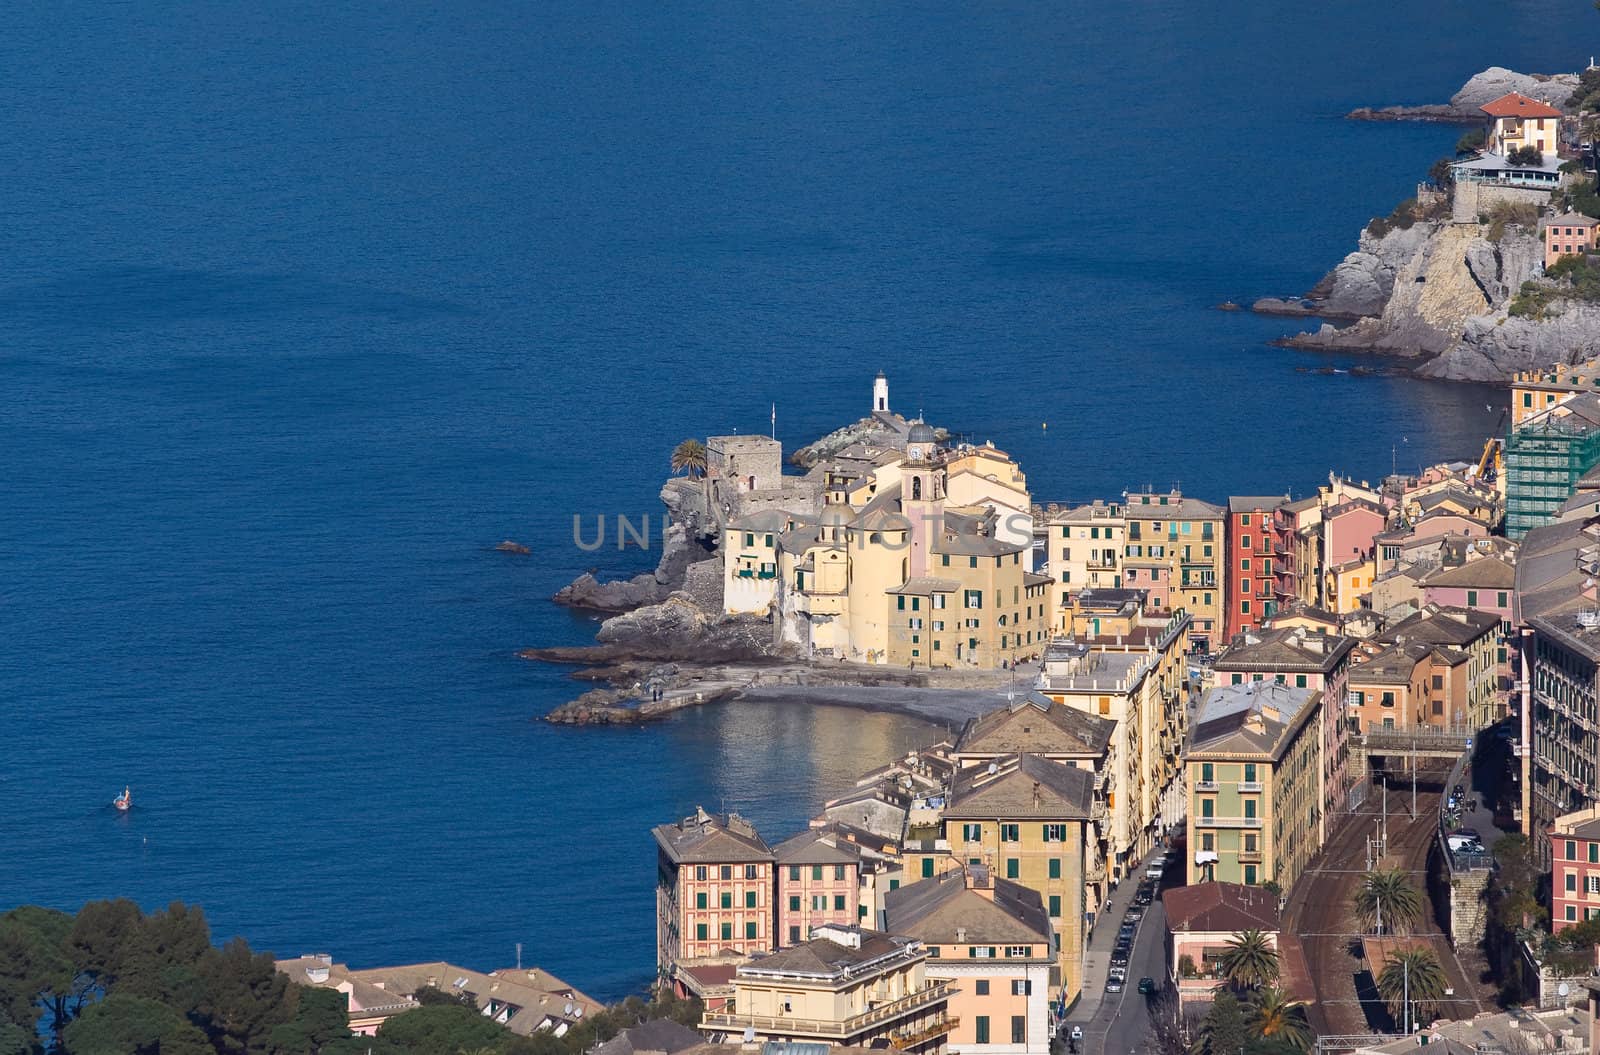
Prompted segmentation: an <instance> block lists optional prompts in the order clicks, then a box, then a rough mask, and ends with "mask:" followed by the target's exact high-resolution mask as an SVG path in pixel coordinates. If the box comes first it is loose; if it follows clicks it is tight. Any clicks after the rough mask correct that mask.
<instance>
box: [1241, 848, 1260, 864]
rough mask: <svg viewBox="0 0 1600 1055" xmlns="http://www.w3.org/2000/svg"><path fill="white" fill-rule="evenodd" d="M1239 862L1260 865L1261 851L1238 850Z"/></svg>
mask: <svg viewBox="0 0 1600 1055" xmlns="http://www.w3.org/2000/svg"><path fill="white" fill-rule="evenodd" d="M1239 860H1240V861H1241V862H1244V863H1246V864H1260V863H1261V851H1260V850H1240V851H1239Z"/></svg>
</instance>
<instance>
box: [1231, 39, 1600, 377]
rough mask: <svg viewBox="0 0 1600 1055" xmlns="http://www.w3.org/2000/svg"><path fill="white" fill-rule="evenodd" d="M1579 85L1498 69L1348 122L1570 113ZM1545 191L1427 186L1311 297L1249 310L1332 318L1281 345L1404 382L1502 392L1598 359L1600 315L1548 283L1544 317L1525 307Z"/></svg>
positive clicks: (1367, 231)
mask: <svg viewBox="0 0 1600 1055" xmlns="http://www.w3.org/2000/svg"><path fill="white" fill-rule="evenodd" d="M1577 84H1578V78H1577V75H1575V74H1560V75H1554V76H1542V75H1534V74H1522V73H1515V72H1513V71H1511V70H1506V69H1502V68H1499V67H1493V68H1491V69H1488V70H1485V71H1484V72H1482V73H1480V74H1477V75H1476V76H1474V77H1473V78H1472V79H1471V80H1469V81H1468V82H1467V84H1466V85H1464V86H1463V87H1462V89H1461V90H1460V91H1458V92H1457V93H1456V94H1455V95H1454V96H1452V97H1451V100H1450V102H1449V103H1448V104H1439V105H1431V106H1424V107H1387V108H1384V109H1382V110H1370V109H1363V110H1359V111H1356V112H1354V113H1352V114H1351V115H1349V116H1351V117H1352V118H1357V119H1364V120H1466V119H1467V118H1468V117H1469V116H1470V117H1471V119H1472V120H1473V121H1474V122H1476V121H1478V120H1481V116H1482V115H1481V113H1480V112H1479V109H1478V108H1479V107H1481V106H1482V105H1483V104H1484V103H1486V102H1488V101H1490V100H1493V99H1496V98H1499V97H1500V96H1502V95H1504V94H1506V93H1507V92H1513V91H1515V92H1521V93H1523V94H1525V95H1529V96H1531V97H1534V98H1537V99H1540V100H1541V101H1545V102H1548V103H1550V104H1551V105H1554V106H1557V107H1565V106H1566V105H1567V103H1568V101H1569V100H1570V99H1571V97H1572V94H1573V91H1574V89H1575V88H1576V87H1577ZM1491 191H1493V192H1494V193H1491ZM1519 193H1520V195H1521V197H1520V198H1519V197H1518V194H1519ZM1541 193H1542V192H1536V191H1521V192H1503V193H1502V192H1498V191H1497V190H1496V189H1494V188H1490V189H1486V190H1481V189H1480V188H1478V187H1477V186H1476V185H1467V186H1465V187H1461V188H1458V187H1451V186H1445V187H1419V190H1418V197H1417V198H1414V199H1408V200H1407V201H1405V202H1402V203H1401V204H1400V205H1399V206H1397V207H1396V208H1395V209H1394V210H1393V211H1392V212H1391V213H1389V214H1388V215H1387V216H1385V217H1379V218H1376V219H1374V220H1373V221H1372V222H1370V223H1369V224H1368V225H1367V226H1366V227H1365V228H1364V229H1363V230H1362V231H1361V232H1360V234H1359V235H1358V237H1357V244H1356V248H1355V250H1354V251H1353V252H1351V253H1350V254H1349V255H1347V256H1346V257H1345V258H1344V259H1343V260H1342V261H1340V262H1339V263H1338V264H1337V265H1336V266H1335V267H1334V268H1333V269H1332V270H1331V271H1329V272H1328V273H1327V274H1326V275H1324V276H1323V277H1322V279H1321V280H1319V281H1318V282H1317V284H1316V285H1315V286H1313V287H1312V288H1311V289H1310V290H1308V291H1307V292H1306V293H1305V294H1304V295H1303V296H1299V297H1263V298H1261V299H1259V300H1257V301H1255V302H1254V303H1253V304H1252V305H1251V310H1253V311H1255V312H1257V313H1260V314H1265V315H1276V316H1283V317H1288V318H1314V319H1319V320H1322V323H1321V325H1320V326H1318V327H1317V328H1316V329H1314V330H1307V331H1305V332H1300V333H1294V334H1289V335H1285V336H1284V337H1282V338H1280V339H1279V340H1278V341H1276V342H1274V343H1277V344H1280V345H1283V346H1286V347H1291V348H1299V349H1306V350H1314V351H1333V352H1362V353H1371V354H1375V355H1380V356H1385V357H1389V358H1390V359H1391V360H1393V361H1394V363H1395V364H1397V367H1398V369H1399V370H1401V371H1403V372H1407V373H1411V374H1414V375H1416V376H1420V377H1427V378H1433V379H1439V380H1453V381H1469V382H1489V383H1499V382H1504V381H1506V380H1509V379H1510V378H1511V377H1512V376H1514V375H1515V374H1516V373H1518V372H1520V371H1524V370H1528V369H1539V368H1544V367H1548V366H1553V365H1558V364H1566V363H1572V362H1579V361H1582V360H1584V359H1587V358H1591V357H1593V356H1594V355H1595V354H1597V353H1600V306H1597V305H1592V304H1586V303H1579V302H1574V301H1571V300H1569V299H1565V298H1564V297H1563V296H1562V295H1561V291H1560V289H1559V288H1556V287H1554V286H1552V285H1551V284H1550V283H1549V282H1547V281H1546V282H1543V283H1542V285H1543V287H1545V288H1548V290H1549V293H1548V303H1547V304H1546V305H1545V306H1544V307H1543V308H1542V310H1541V311H1540V312H1538V314H1537V315H1536V316H1533V315H1530V314H1529V313H1528V312H1527V311H1526V308H1525V306H1519V305H1518V304H1517V303H1516V300H1517V298H1518V295H1519V293H1520V292H1521V291H1522V290H1523V288H1524V284H1525V283H1529V282H1534V283H1535V284H1536V285H1539V284H1541V278H1542V276H1543V264H1544V250H1543V244H1542V242H1541V240H1540V233H1539V221H1538V214H1537V206H1538V204H1539V200H1538V199H1539V197H1540V195H1541ZM1464 195H1465V197H1463V196H1464ZM1544 196H1545V197H1548V195H1544ZM1394 369H1395V367H1391V368H1390V369H1389V370H1388V371H1386V372H1394Z"/></svg>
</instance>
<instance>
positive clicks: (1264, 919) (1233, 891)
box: [1161, 883, 1278, 934]
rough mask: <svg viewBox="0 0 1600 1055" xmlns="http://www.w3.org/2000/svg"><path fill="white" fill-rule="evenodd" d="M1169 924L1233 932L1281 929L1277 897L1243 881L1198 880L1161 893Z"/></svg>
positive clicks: (1177, 927) (1171, 927) (1175, 928)
mask: <svg viewBox="0 0 1600 1055" xmlns="http://www.w3.org/2000/svg"><path fill="white" fill-rule="evenodd" d="M1161 904H1162V906H1163V907H1164V908H1165V909H1166V910H1167V927H1168V929H1169V930H1173V931H1206V932H1221V931H1226V932H1228V933H1230V934H1231V933H1234V932H1236V931H1241V930H1267V931H1274V932H1276V931H1277V929H1278V899H1277V897H1276V896H1275V895H1274V894H1272V893H1270V892H1269V891H1267V890H1265V889H1263V888H1262V887H1258V886H1245V885H1243V884H1241V883H1196V884H1194V885H1193V886H1184V887H1174V888H1172V889H1171V890H1168V891H1165V892H1164V893H1163V894H1162V895H1161Z"/></svg>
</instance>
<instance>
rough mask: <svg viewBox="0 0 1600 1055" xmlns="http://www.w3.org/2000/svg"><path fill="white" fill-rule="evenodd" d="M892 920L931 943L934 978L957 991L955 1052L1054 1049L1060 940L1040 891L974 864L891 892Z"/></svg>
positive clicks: (997, 1054) (1042, 1053) (891, 924)
mask: <svg viewBox="0 0 1600 1055" xmlns="http://www.w3.org/2000/svg"><path fill="white" fill-rule="evenodd" d="M885 915H886V921H887V922H886V926H887V927H888V929H889V930H890V931H891V932H892V933H895V934H904V935H906V936H907V937H911V938H915V939H917V940H918V941H920V942H922V944H923V945H925V946H927V948H928V954H929V958H928V968H927V970H928V977H929V978H930V979H939V980H947V981H949V982H950V983H951V984H952V985H953V986H954V990H953V991H952V992H951V994H950V1017H951V1019H952V1020H953V1021H954V1022H955V1026H954V1028H953V1029H952V1030H951V1032H950V1035H949V1041H948V1043H949V1047H950V1051H951V1052H953V1053H962V1055H991V1053H992V1055H1046V1053H1048V1052H1049V1051H1050V1040H1051V1037H1052V1036H1053V1035H1054V1028H1053V1024H1052V1018H1051V1013H1050V1003H1051V995H1052V988H1051V977H1052V975H1054V974H1055V973H1056V972H1055V964H1056V955H1055V946H1056V940H1055V934H1054V932H1053V930H1052V929H1051V926H1050V918H1049V916H1048V915H1047V914H1046V912H1045V908H1044V904H1043V902H1042V901H1041V900H1040V897H1039V893H1038V891H1036V890H1033V889H1031V888H1029V887H1026V886H1023V885H1021V884H1019V883H1015V882H1012V881H1010V880H1006V879H997V878H994V877H993V876H991V875H990V873H989V870H988V869H987V868H984V867H983V866H981V865H966V866H963V867H962V868H960V869H958V870H956V871H952V872H947V873H945V874H944V875H941V876H938V877H936V878H933V879H930V880H927V881H926V882H921V883H915V884H912V885H911V886H908V887H903V888H901V889H900V890H897V891H895V892H894V893H892V894H890V895H889V897H888V899H887V902H886V906H885Z"/></svg>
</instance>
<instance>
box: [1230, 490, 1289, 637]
mask: <svg viewBox="0 0 1600 1055" xmlns="http://www.w3.org/2000/svg"><path fill="white" fill-rule="evenodd" d="M1288 501H1289V496H1288V495H1265V496H1261V495H1254V496H1252V495H1247V496H1244V497H1241V498H1230V499H1228V531H1227V535H1228V541H1227V552H1228V565H1227V569H1226V576H1227V585H1226V586H1225V587H1224V588H1223V604H1224V605H1225V606H1226V608H1227V617H1226V618H1225V619H1224V620H1223V634H1224V636H1225V637H1226V639H1227V640H1228V641H1232V640H1233V637H1234V635H1235V634H1237V633H1239V632H1240V631H1243V630H1251V629H1254V628H1255V627H1258V626H1260V625H1261V623H1262V621H1263V620H1264V619H1266V618H1268V617H1269V616H1271V615H1272V613H1274V612H1276V611H1277V610H1278V608H1279V607H1280V606H1281V605H1283V604H1285V603H1287V602H1288V601H1289V600H1291V599H1292V594H1288V595H1286V588H1287V587H1288V585H1289V580H1290V577H1291V576H1290V572H1289V565H1290V564H1291V563H1292V562H1293V559H1294V550H1293V547H1292V546H1290V544H1289V542H1290V540H1289V538H1288V536H1287V534H1286V533H1285V529H1284V527H1283V524H1285V523H1288V518H1285V517H1280V516H1278V513H1277V510H1278V507H1279V506H1281V505H1283V504H1285V503H1286V502H1288Z"/></svg>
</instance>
